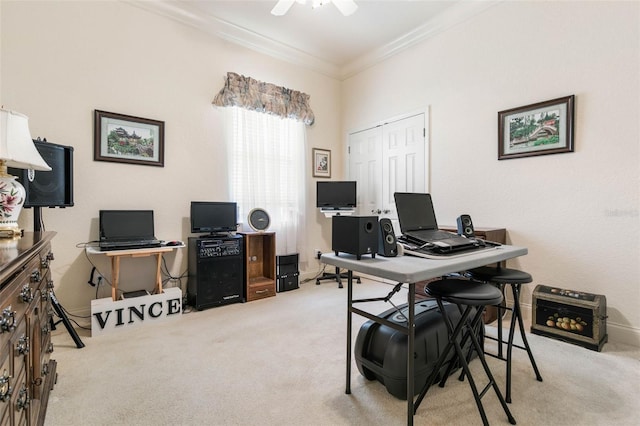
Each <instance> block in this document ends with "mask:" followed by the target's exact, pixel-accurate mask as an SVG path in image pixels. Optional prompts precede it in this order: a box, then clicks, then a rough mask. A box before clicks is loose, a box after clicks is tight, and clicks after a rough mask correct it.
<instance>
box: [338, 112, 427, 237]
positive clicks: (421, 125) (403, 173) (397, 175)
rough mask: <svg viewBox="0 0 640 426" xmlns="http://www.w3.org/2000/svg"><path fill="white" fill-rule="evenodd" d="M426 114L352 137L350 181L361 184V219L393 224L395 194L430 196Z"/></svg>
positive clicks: (359, 189) (396, 221) (390, 122)
mask: <svg viewBox="0 0 640 426" xmlns="http://www.w3.org/2000/svg"><path fill="white" fill-rule="evenodd" d="M426 134H427V128H426V114H425V113H419V114H415V115H411V116H405V117H403V118H399V119H396V120H389V121H388V122H385V123H384V124H382V125H379V126H376V127H372V128H369V129H364V130H361V131H357V132H353V133H350V134H349V179H351V180H355V181H356V182H357V188H358V210H357V214H359V215H377V216H379V217H381V218H382V217H388V218H389V219H391V220H392V222H393V225H394V228H395V230H396V233H397V234H399V233H400V227H399V226H398V216H397V213H396V207H395V203H394V200H393V193H394V192H427V188H428V183H427V179H428V176H429V172H428V168H427V167H428V161H427V143H426Z"/></svg>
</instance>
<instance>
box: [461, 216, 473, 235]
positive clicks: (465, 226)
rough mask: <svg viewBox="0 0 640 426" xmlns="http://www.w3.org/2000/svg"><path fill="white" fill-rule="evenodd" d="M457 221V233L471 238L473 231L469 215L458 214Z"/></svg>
mask: <svg viewBox="0 0 640 426" xmlns="http://www.w3.org/2000/svg"><path fill="white" fill-rule="evenodd" d="M457 222H458V234H459V235H462V236H463V237H467V238H473V237H475V235H476V234H475V232H474V231H473V222H471V216H469V215H468V214H463V215H460V217H458V219H457Z"/></svg>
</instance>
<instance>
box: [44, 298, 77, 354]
mask: <svg viewBox="0 0 640 426" xmlns="http://www.w3.org/2000/svg"><path fill="white" fill-rule="evenodd" d="M49 298H50V299H51V304H52V305H53V309H54V310H55V311H56V314H57V315H58V316H59V317H60V320H59V321H57V322H53V319H51V329H52V330H55V329H56V324H59V323H60V322H62V323H63V324H64V326H65V328H66V329H67V331H68V332H69V336H71V338H72V339H73V341H74V342H75V344H76V347H77V348H78V349H81V348H84V343H82V340H80V336H78V333H76V330H75V329H74V328H73V326H72V325H71V322H70V321H69V318H68V317H67V314H66V313H65V312H64V310H63V309H62V306H60V303H59V302H58V299H57V298H56V296H55V294H53V291H52V290H50V291H49Z"/></svg>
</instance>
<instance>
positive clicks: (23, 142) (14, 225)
mask: <svg viewBox="0 0 640 426" xmlns="http://www.w3.org/2000/svg"><path fill="white" fill-rule="evenodd" d="M7 167H15V168H17V169H32V170H40V171H50V170H51V167H49V165H48V164H47V163H46V162H45V161H44V159H43V158H42V157H41V156H40V153H38V150H37V149H36V147H35V145H34V144H33V139H31V133H30V132H29V118H28V117H27V116H26V115H23V114H20V113H18V112H15V111H9V110H6V109H4V108H0V238H14V237H16V236H20V235H22V231H21V230H20V227H19V226H18V217H19V216H20V212H21V211H22V205H23V204H24V201H25V194H26V193H25V190H24V187H23V186H22V185H21V184H20V182H18V181H17V180H16V176H11V175H10V174H8V173H7Z"/></svg>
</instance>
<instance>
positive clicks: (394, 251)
mask: <svg viewBox="0 0 640 426" xmlns="http://www.w3.org/2000/svg"><path fill="white" fill-rule="evenodd" d="M378 254H379V255H381V256H385V257H394V256H397V255H398V242H397V241H396V234H395V232H394V231H393V224H392V223H391V220H390V219H387V218H382V219H380V232H379V233H378Z"/></svg>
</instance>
